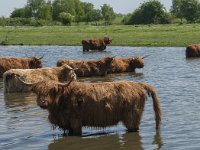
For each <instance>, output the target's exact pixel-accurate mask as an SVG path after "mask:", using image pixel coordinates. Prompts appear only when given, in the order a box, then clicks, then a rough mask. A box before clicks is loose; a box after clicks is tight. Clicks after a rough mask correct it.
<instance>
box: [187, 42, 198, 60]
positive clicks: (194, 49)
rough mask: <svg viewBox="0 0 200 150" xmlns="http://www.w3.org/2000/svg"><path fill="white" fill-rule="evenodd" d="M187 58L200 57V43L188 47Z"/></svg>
mask: <svg viewBox="0 0 200 150" xmlns="http://www.w3.org/2000/svg"><path fill="white" fill-rule="evenodd" d="M185 55H186V58H190V57H200V44H193V45H189V46H187V47H186V52H185Z"/></svg>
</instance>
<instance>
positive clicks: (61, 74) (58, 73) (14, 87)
mask: <svg viewBox="0 0 200 150" xmlns="http://www.w3.org/2000/svg"><path fill="white" fill-rule="evenodd" d="M16 76H18V77H20V78H21V79H23V80H24V81H26V82H30V83H35V82H38V81H42V80H55V81H60V82H65V81H70V80H71V79H75V80H76V74H75V73H74V69H72V68H71V67H70V66H68V65H63V66H62V67H53V68H39V69H11V70H8V71H6V72H5V73H4V74H3V83H4V92H6V93H7V92H28V91H30V87H29V86H26V85H24V84H22V83H21V82H19V80H18V78H16Z"/></svg>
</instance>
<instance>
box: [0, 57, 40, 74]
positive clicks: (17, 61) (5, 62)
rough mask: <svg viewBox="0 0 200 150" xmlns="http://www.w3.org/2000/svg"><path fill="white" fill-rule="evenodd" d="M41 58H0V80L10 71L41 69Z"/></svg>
mask: <svg viewBox="0 0 200 150" xmlns="http://www.w3.org/2000/svg"><path fill="white" fill-rule="evenodd" d="M41 59H42V57H41V58H36V57H31V58H0V78H2V77H3V73H4V72H6V71H7V70H10V69H35V68H42V62H41Z"/></svg>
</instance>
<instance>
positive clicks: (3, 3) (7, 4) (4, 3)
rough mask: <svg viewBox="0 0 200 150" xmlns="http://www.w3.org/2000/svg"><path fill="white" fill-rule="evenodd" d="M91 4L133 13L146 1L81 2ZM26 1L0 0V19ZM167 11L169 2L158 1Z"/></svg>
mask: <svg viewBox="0 0 200 150" xmlns="http://www.w3.org/2000/svg"><path fill="white" fill-rule="evenodd" d="M81 1H84V2H90V3H93V4H94V6H95V8H100V6H101V5H103V4H109V5H110V6H111V7H113V9H114V11H115V12H117V13H123V14H126V13H130V12H133V10H134V9H136V8H137V7H138V6H140V4H141V3H143V2H145V1H148V0H81ZM26 2H27V0H0V17H1V16H4V17H9V16H10V13H11V12H12V11H13V10H14V8H21V7H24V5H25V4H26ZM160 2H161V3H162V4H163V5H164V6H165V7H166V9H167V10H169V8H170V7H171V0H160Z"/></svg>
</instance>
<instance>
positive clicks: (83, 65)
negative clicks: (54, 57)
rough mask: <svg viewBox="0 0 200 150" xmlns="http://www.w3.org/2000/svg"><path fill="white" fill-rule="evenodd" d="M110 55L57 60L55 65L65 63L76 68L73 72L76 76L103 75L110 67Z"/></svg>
mask: <svg viewBox="0 0 200 150" xmlns="http://www.w3.org/2000/svg"><path fill="white" fill-rule="evenodd" d="M112 60H113V58H112V57H103V58H101V59H99V60H88V61H83V60H59V61H58V62H57V66H62V65H64V64H67V65H69V66H71V67H72V68H78V69H77V70H75V73H76V75H77V76H78V77H91V76H105V75H106V74H107V71H108V70H109V69H110V65H111V63H112Z"/></svg>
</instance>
